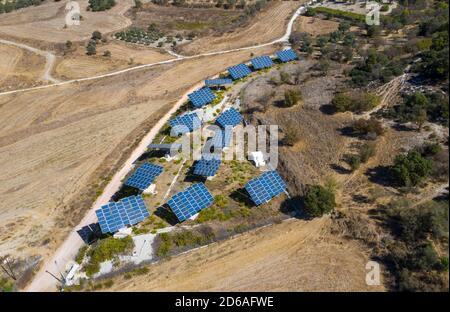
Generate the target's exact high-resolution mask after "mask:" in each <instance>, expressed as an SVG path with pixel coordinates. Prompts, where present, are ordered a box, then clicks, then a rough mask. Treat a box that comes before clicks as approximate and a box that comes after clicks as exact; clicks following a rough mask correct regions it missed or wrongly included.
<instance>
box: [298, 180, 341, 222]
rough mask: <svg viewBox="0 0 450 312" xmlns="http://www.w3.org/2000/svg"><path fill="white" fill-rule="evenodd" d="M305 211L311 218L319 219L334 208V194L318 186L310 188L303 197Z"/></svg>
mask: <svg viewBox="0 0 450 312" xmlns="http://www.w3.org/2000/svg"><path fill="white" fill-rule="evenodd" d="M304 204H305V210H306V213H307V214H308V215H310V216H311V217H320V216H322V215H323V214H327V213H329V212H331V211H332V210H333V209H334V207H335V206H336V200H335V195H334V193H333V192H332V191H331V190H329V189H327V188H325V187H323V186H320V185H313V186H311V187H310V188H309V189H308V191H307V192H306V195H305V197H304Z"/></svg>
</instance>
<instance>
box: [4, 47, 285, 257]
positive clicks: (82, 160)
mask: <svg viewBox="0 0 450 312" xmlns="http://www.w3.org/2000/svg"><path fill="white" fill-rule="evenodd" d="M275 48H276V47H266V48H261V49H258V50H254V51H252V52H254V53H255V54H256V55H258V54H268V53H272V52H273V51H274V50H275ZM249 58H250V51H245V52H238V53H230V54H226V55H219V56H214V57H208V58H198V59H192V60H186V61H182V62H179V63H174V64H171V65H164V66H159V67H154V68H150V69H146V70H140V71H136V72H130V73H127V74H123V75H119V76H114V77H109V78H104V79H101V80H96V81H92V82H85V83H79V84H71V85H65V86H60V87H56V88H53V89H43V90H38V91H33V92H26V93H22V94H16V95H10V96H0V109H1V111H2V114H1V116H0V125H1V126H0V133H1V137H0V160H1V161H0V164H1V165H0V166H1V172H2V176H1V178H0V189H1V190H2V191H1V193H0V198H1V204H0V220H1V223H0V249H1V250H2V251H3V252H11V253H13V254H14V255H23V256H26V255H30V254H40V255H49V254H50V253H51V252H52V251H53V250H54V248H55V247H56V246H57V245H58V244H59V243H60V242H61V239H62V238H64V237H65V235H67V231H68V230H69V229H70V228H71V227H73V226H74V225H75V224H77V222H79V220H80V219H81V217H82V216H83V214H84V212H85V211H86V210H87V209H89V207H90V205H91V203H92V201H93V199H94V198H95V196H96V193H97V192H98V191H99V190H100V188H99V186H98V185H99V184H100V185H102V183H104V182H105V181H107V178H108V177H109V176H111V174H112V172H114V171H115V170H117V167H118V166H119V165H120V164H121V163H122V162H123V161H124V157H126V155H128V153H130V152H131V151H130V147H131V146H133V145H134V144H136V142H137V141H138V139H139V138H140V137H142V136H143V135H144V133H145V131H148V129H149V128H151V127H152V125H153V124H154V122H155V120H157V119H159V118H160V117H161V116H162V115H163V113H164V112H166V111H167V110H169V108H170V107H171V105H172V104H173V103H175V102H176V101H177V99H178V98H179V97H180V96H181V95H182V94H183V92H185V91H186V90H188V89H189V87H191V86H192V85H194V84H195V83H197V82H199V81H201V80H203V79H204V78H205V77H207V76H210V75H213V74H215V73H217V72H220V71H221V70H224V69H225V68H226V67H228V66H230V65H233V64H235V63H239V62H242V61H245V60H248V59H249ZM205 60H207V62H205ZM168 82H170V84H168ZM50 90H51V92H49V91H50Z"/></svg>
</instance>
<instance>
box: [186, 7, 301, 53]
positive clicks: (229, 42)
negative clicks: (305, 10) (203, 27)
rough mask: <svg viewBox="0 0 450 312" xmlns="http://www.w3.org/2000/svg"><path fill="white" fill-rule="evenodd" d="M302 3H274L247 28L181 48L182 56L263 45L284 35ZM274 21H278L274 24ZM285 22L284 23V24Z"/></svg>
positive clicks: (204, 38)
mask: <svg viewBox="0 0 450 312" xmlns="http://www.w3.org/2000/svg"><path fill="white" fill-rule="evenodd" d="M301 3H302V1H274V2H271V3H270V4H269V5H268V6H267V7H266V8H265V9H264V11H263V12H261V14H259V15H257V16H256V17H254V18H253V19H252V22H251V24H250V25H249V26H248V27H245V28H238V29H236V30H235V31H233V32H231V33H227V34H224V35H222V36H220V37H214V36H205V37H202V38H199V39H197V40H194V41H193V42H192V43H189V44H186V45H183V46H180V51H181V53H182V54H186V55H192V54H198V53H205V52H213V51H220V50H227V49H234V48H241V47H245V46H250V45H256V44H262V43H266V42H270V41H272V40H275V39H278V38H280V37H281V36H283V35H284V33H285V31H286V24H287V23H288V21H289V19H290V18H291V16H292V14H293V12H294V11H295V10H296V9H298V8H299V6H300V4H301ZM274 21H277V22H276V23H274ZM283 21H284V23H283Z"/></svg>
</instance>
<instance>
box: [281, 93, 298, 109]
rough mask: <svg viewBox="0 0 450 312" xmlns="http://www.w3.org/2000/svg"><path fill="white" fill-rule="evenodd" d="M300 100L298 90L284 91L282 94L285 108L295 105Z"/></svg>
mask: <svg viewBox="0 0 450 312" xmlns="http://www.w3.org/2000/svg"><path fill="white" fill-rule="evenodd" d="M301 99H302V95H301V93H300V91H298V90H286V91H285V92H284V105H285V106H286V107H292V106H295V105H297V104H298V102H299V101H300V100H301Z"/></svg>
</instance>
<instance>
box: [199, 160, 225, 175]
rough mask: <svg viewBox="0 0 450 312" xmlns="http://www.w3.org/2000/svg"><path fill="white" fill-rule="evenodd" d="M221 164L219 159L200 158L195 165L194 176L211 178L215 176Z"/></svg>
mask: <svg viewBox="0 0 450 312" xmlns="http://www.w3.org/2000/svg"><path fill="white" fill-rule="evenodd" d="M221 162H222V161H221V160H220V159H214V158H213V159H210V158H209V157H205V158H202V159H200V160H199V161H197V162H196V163H195V166H194V174H196V175H200V176H203V177H213V176H215V175H216V172H217V170H219V167H220V164H221Z"/></svg>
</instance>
